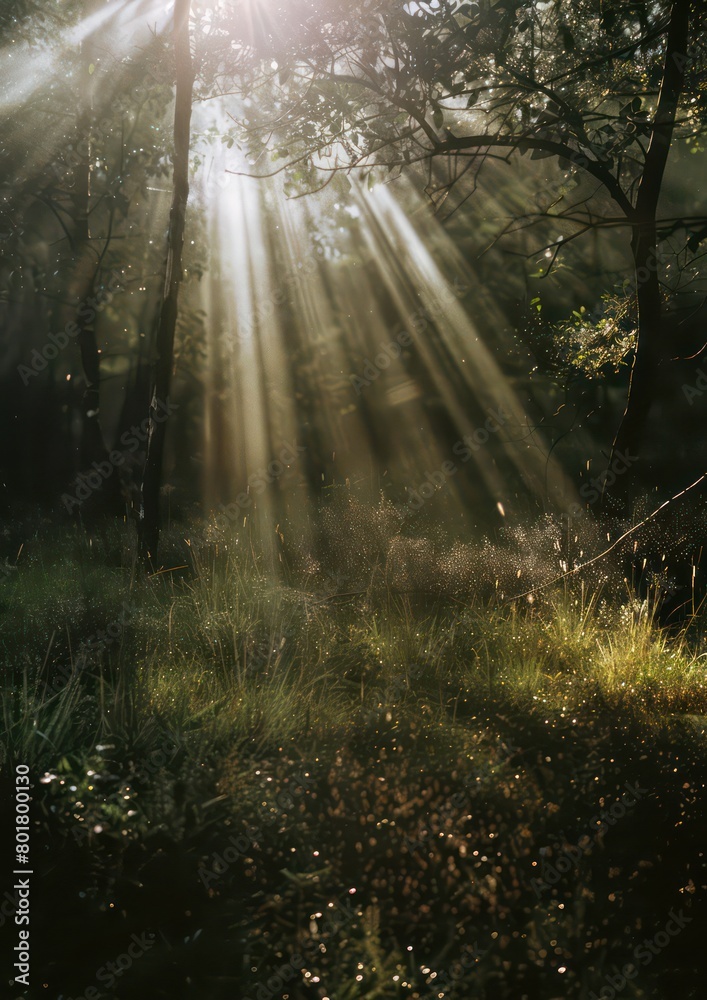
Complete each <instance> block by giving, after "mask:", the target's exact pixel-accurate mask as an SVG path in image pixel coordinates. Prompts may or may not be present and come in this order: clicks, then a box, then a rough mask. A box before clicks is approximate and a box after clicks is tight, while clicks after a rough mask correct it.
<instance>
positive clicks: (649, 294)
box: [609, 0, 690, 506]
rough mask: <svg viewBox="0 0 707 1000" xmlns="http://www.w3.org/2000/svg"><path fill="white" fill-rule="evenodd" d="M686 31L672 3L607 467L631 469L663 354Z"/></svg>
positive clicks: (634, 243)
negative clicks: (621, 397) (669, 172)
mask: <svg viewBox="0 0 707 1000" xmlns="http://www.w3.org/2000/svg"><path fill="white" fill-rule="evenodd" d="M689 28H690V0H675V2H674V3H673V7H672V11H671V18H670V27H669V29H668V38H667V42H666V47H665V59H664V63H663V79H662V82H661V87H660V94H659V97H658V106H657V108H656V113H655V120H654V123H653V129H652V132H651V139H650V142H649V144H648V149H647V151H646V158H645V163H644V168H643V175H642V177H641V181H640V184H639V186H638V194H637V196H636V206H635V213H634V216H633V219H632V221H633V234H632V240H631V249H632V252H633V262H634V267H635V284H636V299H637V305H638V332H637V338H636V348H635V352H634V358H633V366H632V368H631V378H630V382H629V391H628V399H627V403H626V410H625V411H624V415H623V418H622V420H621V424H620V426H619V429H618V432H617V434H616V438H615V439H614V443H613V446H612V449H611V457H610V460H609V469H610V470H611V469H614V470H616V468H617V467H618V466H617V463H620V462H621V461H622V460H623V463H624V465H625V464H626V463H627V461H628V462H630V463H631V464H632V466H634V472H635V464H636V463H637V461H638V457H639V455H640V452H641V448H642V445H643V439H644V432H645V428H646V423H647V420H648V415H649V413H650V410H651V408H652V406H653V402H654V399H655V395H656V389H657V387H658V383H659V379H660V375H661V373H660V367H661V364H662V363H663V362H664V361H665V359H666V357H667V354H668V351H667V345H666V344H665V343H664V339H663V322H662V303H661V297H660V278H659V275H658V261H657V256H656V254H657V237H656V217H657V211H658V201H659V199H660V191H661V187H662V184H663V175H664V174H665V167H666V164H667V162H668V154H669V152H670V145H671V142H672V137H673V131H674V128H675V116H676V113H677V108H678V102H679V100H680V95H681V93H682V90H683V86H684V83H685V66H686V64H687V62H688V56H687V48H688V38H689ZM631 479H632V477H629V476H626V475H618V474H617V475H616V476H615V486H614V488H613V489H612V490H611V497H612V498H613V499H615V500H616V501H617V502H618V503H620V504H623V505H624V506H625V504H626V502H627V498H628V492H629V484H630V481H631Z"/></svg>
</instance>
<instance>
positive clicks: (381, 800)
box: [0, 528, 707, 1000]
mask: <svg viewBox="0 0 707 1000" xmlns="http://www.w3.org/2000/svg"><path fill="white" fill-rule="evenodd" d="M410 544H412V543H410ZM415 544H416V545H417V543H415ZM553 544H554V543H553ZM170 545H172V546H173V552H171V553H170V555H174V560H173V561H167V562H165V564H164V565H165V567H167V569H168V570H169V571H168V572H161V573H158V574H155V575H153V576H151V577H150V578H145V576H144V575H143V574H141V573H139V572H138V571H137V569H136V566H135V562H134V557H133V550H134V545H133V543H132V541H131V536H130V533H129V531H128V529H127V528H125V530H122V531H121V530H117V529H113V530H111V531H107V532H104V533H102V534H101V533H98V534H94V535H93V536H92V537H91V536H89V535H87V534H86V533H84V532H83V531H80V530H78V529H76V530H68V529H67V531H66V533H65V534H59V535H58V536H57V535H55V536H54V537H52V538H49V537H46V536H43V537H39V536H37V537H36V538H34V539H30V540H28V541H27V543H26V545H25V546H24V548H23V552H22V556H21V559H20V560H19V561H18V563H17V567H16V568H15V567H14V566H13V567H12V569H10V568H8V569H6V571H5V573H4V576H3V579H2V582H0V601H1V602H2V611H3V614H2V633H1V636H2V643H3V647H4V657H3V659H4V667H3V688H2V712H3V726H2V735H1V737H0V753H2V758H3V776H2V783H3V788H4V790H5V791H7V792H8V794H9V795H11V792H12V774H13V769H14V767H15V765H16V764H18V763H19V764H27V765H28V766H29V768H30V773H31V777H32V782H33V806H32V808H33V825H32V827H31V860H32V870H33V872H35V873H36V874H35V875H34V876H33V878H34V880H33V883H32V892H33V906H34V911H33V918H32V940H33V944H34V945H35V947H34V948H33V966H32V967H33V976H34V983H35V987H34V989H33V991H32V992H31V993H30V994H29V995H31V996H35V995H36V996H43V997H48V998H52V1000H67V998H78V997H84V998H86V1000H95V998H97V997H99V996H100V997H108V998H113V997H116V998H117V997H121V998H123V997H128V996H130V997H143V996H144V997H153V998H161V997H165V998H167V997H169V998H173V997H178V998H182V997H184V998H188V997H192V996H193V997H195V998H198V1000H212V998H213V1000H221V998H229V1000H238V998H240V997H249V998H251V1000H269V998H274V1000H279V998H281V997H282V998H284V997H289V998H293V1000H298V998H300V997H301V998H305V997H308V998H325V997H328V998H330V1000H353V998H368V1000H378V998H381V1000H382V998H388V997H390V998H402V997H420V998H421V997H424V998H429V1000H432V998H433V997H437V998H438V1000H439V998H451V1000H454V998H459V1000H462V998H464V1000H465V998H486V1000H490V998H509V1000H511V998H513V1000H521V998H524V997H525V998H527V1000H534V998H539V1000H559V998H569V997H577V998H580V1000H585V998H586V1000H591V998H593V997H602V998H610V997H613V996H614V995H619V994H620V995H621V996H623V997H646V998H648V997H650V998H662V997H666V998H667V997H669V996H670V997H672V996H674V995H679V996H681V997H686V998H690V997H695V998H697V997H698V996H700V997H701V996H703V995H704V994H703V983H704V972H705V959H704V958H703V955H704V947H703V944H702V938H703V934H702V927H703V921H704V918H705V893H706V892H707V870H706V865H707V862H706V861H705V852H706V851H707V847H706V846H705V838H704V832H705V829H707V825H706V824H707V792H706V790H705V789H706V781H707V754H706V753H705V749H706V744H707V739H706V733H707V679H706V677H705V657H707V652H705V650H707V645H705V641H704V624H705V622H704V619H703V616H702V614H701V613H700V609H699V608H696V607H694V608H692V609H691V613H690V614H689V615H687V616H683V618H682V621H681V624H680V626H679V627H678V626H674V627H672V628H666V627H663V626H662V625H660V624H659V621H658V617H657V616H658V614H659V611H660V595H659V594H654V595H653V596H651V593H650V592H647V593H645V594H643V596H641V594H640V593H639V592H638V591H635V592H634V591H633V590H632V589H631V587H630V586H628V585H624V586H623V590H622V587H621V586H618V587H616V586H614V584H613V583H612V582H611V581H609V582H608V583H605V584H604V585H602V584H601V583H597V585H596V586H595V587H594V588H593V589H591V588H589V587H588V586H587V584H586V582H580V580H579V579H570V580H564V581H562V582H561V583H558V584H556V585H554V586H544V587H543V588H542V590H540V591H538V592H537V593H534V594H531V595H528V596H526V597H524V598H521V599H508V598H506V597H505V596H504V593H505V592H507V591H508V586H509V584H508V582H507V581H506V582H503V581H501V584H500V585H499V580H498V578H496V579H495V580H493V581H491V582H490V584H489V587H488V588H487V592H485V591H483V588H478V587H477V589H476V590H475V591H474V592H473V593H472V592H470V591H469V590H467V591H465V590H464V589H463V588H461V589H460V588H459V587H455V588H452V590H456V592H455V593H452V592H451V591H450V590H449V588H447V589H446V590H445V588H444V587H442V586H439V587H437V588H436V589H435V588H434V587H433V588H431V591H430V592H429V593H427V594H421V593H419V592H418V590H417V588H410V589H409V590H408V591H407V592H404V590H403V589H401V588H400V587H397V586H393V585H392V583H391V578H390V574H389V573H384V574H379V576H378V577H374V576H371V578H370V582H369V585H368V586H358V585H353V584H352V583H351V581H350V579H348V582H345V587H344V586H342V584H341V580H340V581H339V582H338V584H337V585H336V586H335V585H334V584H333V583H332V579H331V577H329V580H328V585H327V586H324V585H323V584H322V578H321V576H320V577H316V576H314V575H311V574H310V576H306V575H302V573H301V572H300V571H299V570H297V572H292V573H289V575H287V574H286V575H285V577H287V578H285V577H281V578H279V579H274V578H273V577H272V576H270V575H268V574H266V573H264V572H263V570H262V568H261V567H260V565H259V563H258V561H257V560H256V559H254V557H253V555H252V550H251V549H250V547H243V546H240V547H239V545H238V544H237V543H236V542H233V543H231V544H228V543H227V542H224V540H223V539H214V538H213V537H211V536H210V535H209V533H208V532H207V531H203V532H202V534H201V535H200V536H199V540H198V541H197V538H196V533H195V534H194V537H187V532H185V531H181V532H180V531H179V530H178V529H176V528H175V530H174V531H173V532H172V536H171V541H170V538H167V541H166V547H167V549H169V547H170ZM244 549H246V550H247V551H246V550H244ZM415 551H417V552H418V554H419V551H420V549H419V545H417V548H416V549H415ZM400 558H401V555H400V552H398V562H399V561H400ZM408 563H409V560H408ZM406 565H407V570H406V572H407V573H408V576H409V575H410V573H411V572H412V570H410V567H409V565H408V564H406ZM474 565H475V566H477V567H478V566H480V565H481V562H480V561H478V560H477V562H475V563H474ZM479 572H481V571H480V570H479ZM523 573H525V568H524V567H520V568H519V570H517V571H516V570H515V569H513V571H512V572H511V570H508V573H507V576H508V577H509V579H511V578H512V579H515V578H516V577H518V578H521V577H522V575H523ZM619 576H620V574H619ZM447 578H448V577H447ZM396 579H398V582H399V578H396ZM455 579H456V577H455ZM487 582H488V581H487ZM2 822H3V827H4V829H3V840H4V839H5V838H6V837H7V839H8V841H9V839H10V837H11V835H12V834H13V833H14V828H13V829H10V816H9V815H6V816H5V818H4V819H3V821H2ZM8 850H9V848H8ZM8 888H9V885H8ZM10 899H11V897H10V896H4V897H3V902H2V905H1V906H0V935H6V934H9V935H10V936H11V937H12V936H13V935H15V934H16V928H15V927H14V925H13V919H12V912H13V910H12V905H9V904H8V900H10ZM4 953H5V954H9V953H10V952H9V951H6V952H4ZM40 984H41V985H40ZM34 990H36V992H34Z"/></svg>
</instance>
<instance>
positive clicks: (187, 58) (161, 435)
mask: <svg viewBox="0 0 707 1000" xmlns="http://www.w3.org/2000/svg"><path fill="white" fill-rule="evenodd" d="M190 8H191V0H176V2H175V5H174V60H175V70H176V92H175V105H174V159H173V167H174V176H173V188H172V207H171V210H170V219H169V232H168V234H167V264H166V268H165V280H164V289H163V295H162V302H161V306H160V314H159V320H158V325H157V333H156V337H155V350H156V360H155V362H154V368H153V374H152V386H151V396H150V413H149V430H148V439H147V456H146V459H145V469H144V472H143V478H142V488H141V498H140V511H139V522H138V542H139V554H140V558H141V560H142V561H143V563H144V564H146V565H149V563H150V561H151V560H152V559H154V557H155V554H156V552H157V542H158V540H159V528H160V486H161V483H162V462H163V457H164V444H165V438H166V432H167V424H166V421H165V413H164V408H165V407H168V406H169V395H170V386H171V383H172V369H173V367H174V334H175V330H176V326H177V314H178V304H179V286H180V284H181V281H182V251H183V245H184V228H185V225H186V213H187V201H188V199H189V144H190V130H191V129H190V126H191V109H192V91H193V87H194V67H193V62H192V56H191V42H190V37H189V14H190ZM167 412H168V411H167Z"/></svg>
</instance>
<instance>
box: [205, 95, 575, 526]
mask: <svg viewBox="0 0 707 1000" xmlns="http://www.w3.org/2000/svg"><path fill="white" fill-rule="evenodd" d="M210 114H211V115H215V116H216V119H218V115H219V111H218V109H217V108H216V107H215V106H214V105H212V106H211V109H210ZM212 120H213V119H212ZM237 164H238V165H239V169H243V168H244V167H245V160H244V159H243V156H242V154H239V155H238V158H237V159H236V160H235V162H234V156H233V154H231V155H230V157H229V156H227V155H226V154H224V153H223V151H217V152H214V150H213V148H212V147H211V148H209V150H208V168H207V169H205V170H204V172H203V175H202V180H201V181H200V182H199V181H198V178H197V182H198V183H197V187H196V189H195V192H196V197H197V198H198V200H199V202H200V203H201V204H203V205H204V208H205V211H206V215H207V220H208V231H209V234H210V236H209V242H210V244H211V245H212V247H214V248H216V252H217V255H218V259H219V266H218V268H217V269H216V270H215V272H214V273H213V274H212V275H210V276H209V282H208V285H207V289H206V291H205V293H204V307H205V309H206V320H205V322H206V326H207V331H208V334H207V337H208V359H207V362H206V379H207V384H208V386H209V388H208V391H207V400H208V406H207V417H206V419H205V423H204V433H205V442H204V462H205V470H204V490H205V494H204V499H205V502H206V505H207V508H209V507H212V506H213V505H214V504H216V505H218V502H219V501H226V502H228V501H230V502H232V501H233V500H234V498H235V497H237V496H240V497H241V503H240V506H239V505H238V504H237V505H236V506H238V507H239V511H238V519H239V520H241V519H242V520H244V521H245V520H248V519H252V518H253V517H254V516H257V518H258V522H259V523H262V524H268V523H271V522H272V518H273V517H274V516H275V517H279V516H281V515H282V514H283V513H284V512H285V511H290V513H292V512H293V511H297V510H299V511H301V510H302V509H303V504H304V505H305V506H308V507H313V506H314V505H315V503H316V497H317V495H318V493H319V491H320V490H321V488H322V486H325V487H326V486H328V485H331V484H334V483H344V482H350V483H355V484H357V486H358V487H359V488H361V489H364V490H365V491H367V492H368V494H369V495H371V496H375V495H376V493H377V491H378V489H379V488H380V487H381V486H383V485H386V484H389V485H390V488H391V489H393V490H394V493H395V495H397V496H399V498H400V499H401V500H404V499H405V498H406V497H408V498H409V497H412V496H417V495H418V487H419V486H420V485H422V487H423V490H426V488H427V487H426V483H427V477H428V476H432V479H433V481H434V483H435V488H436V489H437V490H438V491H439V493H440V494H442V495H445V498H446V502H454V503H455V504H456V505H457V507H458V509H459V510H461V509H462V507H463V503H464V501H463V499H462V498H463V497H466V498H467V499H468V489H469V486H468V485H467V481H468V479H469V477H471V480H472V481H473V482H475V486H474V488H473V489H474V490H475V491H476V492H477V494H478V498H477V503H480V504H481V505H482V506H485V507H486V508H487V509H488V511H489V513H490V512H491V511H496V512H497V516H498V512H500V513H501V514H502V515H503V516H506V515H508V516H510V515H512V514H513V512H514V509H515V506H516V500H515V499H514V498H515V497H517V496H522V498H523V499H522V502H521V504H520V509H525V507H526V506H527V503H528V501H529V500H530V498H534V501H535V502H536V503H537V504H538V505H539V506H540V508H541V509H542V507H544V506H545V505H546V504H548V503H549V504H550V505H552V506H555V507H560V508H562V507H563V506H565V505H567V504H569V503H571V502H572V501H573V499H574V496H575V491H574V489H573V488H572V486H571V485H570V483H569V481H568V479H567V477H566V475H565V473H564V472H563V470H562V468H561V467H560V465H559V463H558V462H556V461H555V459H554V457H553V456H552V455H550V454H549V447H548V445H547V444H546V443H545V442H544V441H543V439H542V435H541V434H540V432H539V431H538V430H537V428H536V427H535V423H536V422H537V418H536V419H535V421H534V420H533V419H532V418H531V417H530V416H529V415H528V412H527V411H526V408H525V406H524V405H523V402H522V401H521V399H520V398H519V396H518V395H517V393H516V391H515V389H514V387H513V385H512V383H511V381H510V380H509V377H508V376H507V375H506V374H504V373H503V372H502V370H501V367H500V365H499V363H498V361H497V360H496V359H495V357H494V355H493V353H492V350H491V348H490V346H487V344H486V343H485V337H487V336H488V337H489V338H491V337H496V339H497V340H498V336H499V334H498V327H499V325H500V323H501V322H502V316H501V313H500V312H499V313H498V315H493V316H492V315H488V305H487V304H484V303H483V302H482V301H481V300H479V298H478V296H477V295H476V291H475V280H474V276H473V274H472V273H471V272H470V271H469V268H468V265H466V264H465V263H464V261H463V260H462V259H461V258H460V256H459V254H458V252H455V248H454V245H453V243H452V241H451V239H450V238H449V236H447V235H446V233H445V231H444V230H443V228H442V227H441V225H440V224H439V223H438V222H437V221H436V220H435V219H434V218H433V217H432V216H431V215H430V212H429V209H428V207H427V206H426V205H425V204H424V202H423V200H422V199H421V198H420V196H419V195H418V194H416V192H415V191H414V189H413V188H412V186H411V185H409V184H405V183H404V182H400V183H398V184H397V185H396V187H395V188H393V187H391V186H387V185H375V186H374V187H373V188H372V190H368V189H367V188H365V187H363V186H361V185H359V184H357V183H355V182H352V183H350V184H349V182H344V183H337V184H335V185H333V186H332V187H331V188H330V189H328V190H327V191H324V192H321V193H320V194H319V195H317V196H312V197H310V198H308V199H306V200H298V199H288V198H287V197H286V196H285V195H284V192H283V189H282V181H281V179H280V178H277V177H276V178H273V179H271V180H262V179H261V180H260V181H255V180H252V179H250V178H248V177H247V176H243V175H239V174H234V173H228V172H227V171H228V170H231V171H232V170H234V169H235V167H236V165H237ZM342 181H343V178H342ZM413 206H414V210H412V211H411V209H412V207H413ZM338 218H340V219H341V220H342V222H343V220H344V219H346V220H347V227H344V226H343V225H340V224H338V223H337V222H336V221H335V220H336V219H338ZM413 220H415V221H413ZM334 286H336V288H337V292H336V295H333V294H332V289H333V287H334ZM475 309H476V310H486V314H485V315H483V322H482V323H481V324H475V323H474V321H473V319H472V318H471V316H473V311H474V310H475ZM470 311H471V312H470ZM482 330H483V331H485V332H483V333H482V332H481V331H482ZM400 331H406V333H407V336H403V338H402V339H403V340H405V341H406V343H405V344H404V345H403V346H401V342H400V340H399V338H400V336H401V334H400ZM396 338H398V339H396ZM376 359H379V366H376ZM430 403H432V406H430ZM494 414H495V415H498V414H501V416H500V418H498V417H497V416H496V417H495V416H494ZM488 427H491V430H490V431H489V429H488ZM383 431H384V433H381V432H383ZM465 440H466V442H467V444H465V443H464V442H465ZM283 442H297V444H298V445H300V446H301V447H302V453H301V455H300V457H298V459H297V461H296V462H295V463H293V466H292V468H291V469H290V468H288V470H287V472H286V473H284V474H282V475H279V476H278V477H277V478H276V481H273V482H272V483H271V484H269V488H268V489H267V490H262V493H261V495H260V496H255V495H253V493H252V490H251V485H249V484H250V482H251V478H252V474H253V472H254V471H256V470H259V469H263V468H266V467H267V466H268V464H269V463H270V462H271V461H272V460H273V459H274V458H275V457H276V456H277V454H278V453H279V451H280V450H281V449H282V447H283ZM469 442H470V444H469ZM479 442H481V444H482V445H483V446H480V445H479ZM445 462H446V463H451V464H452V465H453V466H454V473H456V471H457V470H461V469H462V467H463V466H465V465H466V466H467V468H465V469H464V475H463V476H462V477H459V478H457V479H456V480H455V479H454V478H452V476H453V475H454V473H450V474H448V475H444V474H443V473H439V472H435V470H439V469H442V468H443V466H444V463H445ZM472 469H473V470H474V471H473V472H470V471H469V470H472ZM482 496H483V497H485V499H483V500H482ZM246 497H247V500H246V499H245V498H246ZM246 504H247V506H246ZM278 511H280V515H278V513H277V512H278ZM261 514H262V515H264V516H262V517H261ZM293 516H294V515H293Z"/></svg>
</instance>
